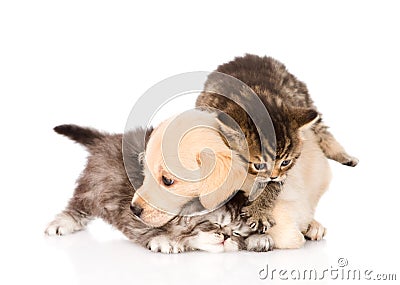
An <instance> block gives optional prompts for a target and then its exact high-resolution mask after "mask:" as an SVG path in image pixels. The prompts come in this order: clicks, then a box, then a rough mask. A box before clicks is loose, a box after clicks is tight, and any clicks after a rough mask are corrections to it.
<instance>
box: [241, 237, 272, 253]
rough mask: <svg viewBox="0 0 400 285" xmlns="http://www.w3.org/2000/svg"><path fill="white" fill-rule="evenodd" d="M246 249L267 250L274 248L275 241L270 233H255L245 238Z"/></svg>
mask: <svg viewBox="0 0 400 285" xmlns="http://www.w3.org/2000/svg"><path fill="white" fill-rule="evenodd" d="M245 244H246V249H247V250H250V251H258V252H266V251H270V250H272V249H273V248H274V241H273V239H272V237H271V236H270V235H268V234H254V235H251V236H249V237H248V238H247V239H246V240H245Z"/></svg>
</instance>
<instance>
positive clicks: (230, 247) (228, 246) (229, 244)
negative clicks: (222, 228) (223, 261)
mask: <svg viewBox="0 0 400 285" xmlns="http://www.w3.org/2000/svg"><path fill="white" fill-rule="evenodd" d="M231 251H239V244H238V243H237V242H235V241H234V240H232V238H228V239H226V240H225V241H224V252H231Z"/></svg>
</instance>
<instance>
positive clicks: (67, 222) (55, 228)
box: [45, 213, 85, 236]
mask: <svg viewBox="0 0 400 285" xmlns="http://www.w3.org/2000/svg"><path fill="white" fill-rule="evenodd" d="M84 227H85V226H84V225H82V224H80V223H78V222H77V221H75V220H74V219H73V218H72V217H71V216H70V215H68V214H64V213H61V214H58V215H57V216H56V218H55V220H54V221H52V222H51V223H50V224H49V225H48V226H47V228H46V230H45V234H47V235H49V236H56V235H58V236H62V235H67V234H70V233H73V232H76V231H79V230H82V229H83V228H84Z"/></svg>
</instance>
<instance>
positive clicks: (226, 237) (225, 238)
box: [222, 234, 230, 240]
mask: <svg viewBox="0 0 400 285" xmlns="http://www.w3.org/2000/svg"><path fill="white" fill-rule="evenodd" d="M222 235H223V236H224V240H227V239H228V238H230V236H229V235H227V234H222Z"/></svg>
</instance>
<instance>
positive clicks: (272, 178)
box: [270, 176, 278, 180]
mask: <svg viewBox="0 0 400 285" xmlns="http://www.w3.org/2000/svg"><path fill="white" fill-rule="evenodd" d="M276 178H278V176H274V177H270V179H271V180H275V179H276Z"/></svg>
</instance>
